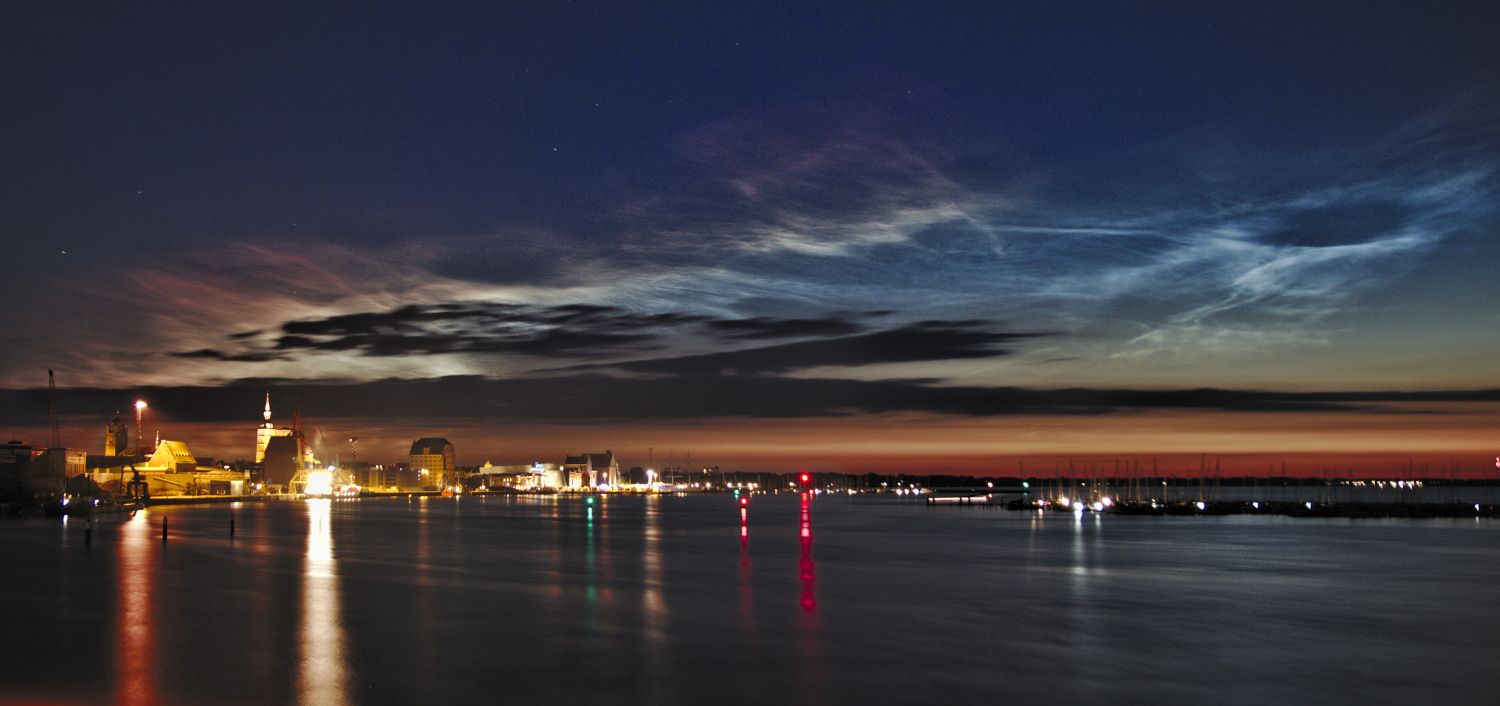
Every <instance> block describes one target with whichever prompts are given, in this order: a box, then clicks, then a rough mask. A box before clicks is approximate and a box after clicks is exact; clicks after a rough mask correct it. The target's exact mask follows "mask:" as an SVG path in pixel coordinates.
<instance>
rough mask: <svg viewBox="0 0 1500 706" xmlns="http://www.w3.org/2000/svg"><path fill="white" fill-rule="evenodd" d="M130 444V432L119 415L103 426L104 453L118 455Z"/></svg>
mask: <svg viewBox="0 0 1500 706" xmlns="http://www.w3.org/2000/svg"><path fill="white" fill-rule="evenodd" d="M129 446H130V433H129V431H128V429H127V427H126V426H125V422H122V421H120V418H119V417H115V420H114V421H112V422H110V423H109V426H107V427H105V428H104V455H105V456H118V455H120V454H122V453H125V449H126V448H127V447H129Z"/></svg>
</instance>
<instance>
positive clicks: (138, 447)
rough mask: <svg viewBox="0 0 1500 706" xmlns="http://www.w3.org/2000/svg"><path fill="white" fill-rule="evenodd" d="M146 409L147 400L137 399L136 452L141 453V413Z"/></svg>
mask: <svg viewBox="0 0 1500 706" xmlns="http://www.w3.org/2000/svg"><path fill="white" fill-rule="evenodd" d="M145 411H146V401H145V400H141V399H137V400H136V401H135V453H136V455H137V456H139V455H141V413H142V412H145Z"/></svg>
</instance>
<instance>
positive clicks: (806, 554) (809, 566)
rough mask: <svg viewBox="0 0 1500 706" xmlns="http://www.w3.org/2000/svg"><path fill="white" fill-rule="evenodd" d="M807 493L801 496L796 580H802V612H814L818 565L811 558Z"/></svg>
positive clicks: (810, 530)
mask: <svg viewBox="0 0 1500 706" xmlns="http://www.w3.org/2000/svg"><path fill="white" fill-rule="evenodd" d="M809 495H810V494H809V493H803V494H802V518H801V528H800V531H799V532H798V533H797V539H798V541H799V542H801V544H802V558H801V560H799V561H798V562H797V568H798V572H797V578H800V579H802V610H806V611H814V610H817V609H818V597H817V594H816V593H815V591H814V588H815V587H816V586H817V583H818V573H817V568H818V565H817V564H816V563H814V562H813V558H812V545H813V535H812V513H811V511H809V509H808V496H809Z"/></svg>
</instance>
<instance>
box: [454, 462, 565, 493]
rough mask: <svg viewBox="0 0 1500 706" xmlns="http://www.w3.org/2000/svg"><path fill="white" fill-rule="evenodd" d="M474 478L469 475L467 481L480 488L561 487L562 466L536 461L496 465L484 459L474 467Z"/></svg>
mask: <svg viewBox="0 0 1500 706" xmlns="http://www.w3.org/2000/svg"><path fill="white" fill-rule="evenodd" d="M474 473H475V475H476V476H479V478H478V479H477V483H476V482H475V481H476V479H475V478H474V477H473V476H471V477H470V478H469V479H468V481H467V482H468V483H470V484H471V485H473V486H476V487H481V488H501V487H505V488H515V489H517V490H541V489H543V488H559V487H562V478H563V477H564V476H563V473H562V467H561V466H559V465H557V464H555V463H542V462H540V461H537V462H535V463H532V464H530V465H527V464H520V465H514V466H496V465H492V464H491V463H490V462H488V461H485V463H484V465H483V466H480V467H479V468H477V469H475V471H474Z"/></svg>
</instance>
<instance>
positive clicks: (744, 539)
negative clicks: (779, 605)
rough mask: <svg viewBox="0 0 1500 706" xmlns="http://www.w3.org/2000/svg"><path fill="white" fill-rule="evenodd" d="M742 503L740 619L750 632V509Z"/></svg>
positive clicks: (751, 602)
mask: <svg viewBox="0 0 1500 706" xmlns="http://www.w3.org/2000/svg"><path fill="white" fill-rule="evenodd" d="M743 500H744V499H743V498H741V503H740V620H741V623H742V625H741V627H742V628H743V629H744V630H745V631H746V633H747V634H748V632H749V630H750V628H751V627H752V623H751V622H750V621H751V618H752V617H753V615H754V602H753V601H752V600H751V594H750V511H749V510H747V509H745V507H744V502H743Z"/></svg>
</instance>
